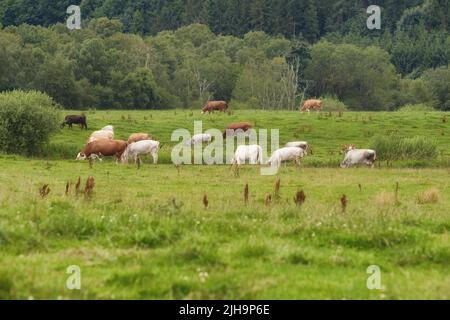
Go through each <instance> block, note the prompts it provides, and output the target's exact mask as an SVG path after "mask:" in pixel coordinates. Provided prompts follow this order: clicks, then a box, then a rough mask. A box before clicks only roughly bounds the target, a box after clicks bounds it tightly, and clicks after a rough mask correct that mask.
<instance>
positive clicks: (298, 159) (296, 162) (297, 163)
mask: <svg viewBox="0 0 450 320" xmlns="http://www.w3.org/2000/svg"><path fill="white" fill-rule="evenodd" d="M295 166H296V167H297V168H298V169H299V168H300V158H297V159H295Z"/></svg>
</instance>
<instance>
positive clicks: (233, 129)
mask: <svg viewBox="0 0 450 320" xmlns="http://www.w3.org/2000/svg"><path fill="white" fill-rule="evenodd" d="M251 129H253V125H252V124H251V123H250V122H237V123H232V124H230V125H229V126H228V127H227V128H226V129H225V132H224V133H223V137H224V138H226V137H229V136H233V137H234V136H236V134H237V133H239V131H242V132H245V133H247V132H248V131H249V130H251Z"/></svg>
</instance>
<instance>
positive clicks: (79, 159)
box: [77, 152, 87, 161]
mask: <svg viewBox="0 0 450 320" xmlns="http://www.w3.org/2000/svg"><path fill="white" fill-rule="evenodd" d="M86 159H87V157H86V154H84V153H83V152H80V153H79V154H78V155H77V161H81V160H86Z"/></svg>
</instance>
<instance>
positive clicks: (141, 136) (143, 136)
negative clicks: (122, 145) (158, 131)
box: [128, 133, 152, 144]
mask: <svg viewBox="0 0 450 320" xmlns="http://www.w3.org/2000/svg"><path fill="white" fill-rule="evenodd" d="M151 139H152V137H151V136H150V135H149V134H148V133H133V134H132V135H131V136H130V137H129V138H128V144H132V143H134V142H139V141H144V140H151Z"/></svg>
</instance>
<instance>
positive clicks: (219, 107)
mask: <svg viewBox="0 0 450 320" xmlns="http://www.w3.org/2000/svg"><path fill="white" fill-rule="evenodd" d="M227 109H228V103H227V102H226V101H208V103H207V104H206V105H205V106H204V107H203V109H202V114H204V113H207V112H208V113H214V111H220V112H225V111H227Z"/></svg>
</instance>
